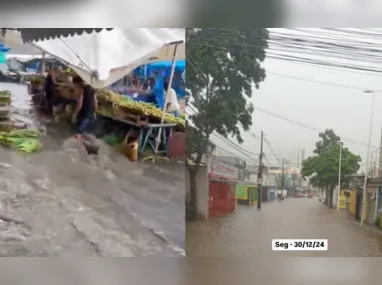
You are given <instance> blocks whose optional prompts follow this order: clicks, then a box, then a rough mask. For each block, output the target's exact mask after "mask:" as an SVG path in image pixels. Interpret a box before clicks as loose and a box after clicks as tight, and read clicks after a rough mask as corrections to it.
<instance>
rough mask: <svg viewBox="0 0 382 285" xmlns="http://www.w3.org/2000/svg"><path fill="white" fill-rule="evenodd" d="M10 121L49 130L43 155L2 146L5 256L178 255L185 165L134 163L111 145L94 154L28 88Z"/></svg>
mask: <svg viewBox="0 0 382 285" xmlns="http://www.w3.org/2000/svg"><path fill="white" fill-rule="evenodd" d="M4 89H5V90H10V91H12V116H11V119H12V121H14V122H16V123H17V124H20V125H22V124H25V125H28V126H30V127H38V128H41V129H43V130H45V131H46V135H44V136H43V137H42V143H43V150H42V151H40V152H39V153H36V154H31V155H28V156H26V155H22V154H18V153H16V152H14V151H12V150H9V149H7V148H3V147H0V178H1V179H0V256H179V255H182V254H184V248H185V211H184V200H185V199H184V193H185V190H184V187H185V186H184V185H185V181H184V179H185V178H184V165H183V164H179V163H176V162H171V163H165V162H163V163H155V164H153V163H130V162H129V161H128V160H127V159H126V158H125V157H123V156H122V155H120V154H119V153H116V152H115V151H114V150H113V149H111V148H110V147H108V146H107V145H106V144H103V143H101V150H100V154H99V155H98V156H88V155H87V154H86V151H85V150H84V149H83V148H82V146H79V145H78V144H77V143H76V142H75V141H74V140H73V139H72V138H71V136H72V131H71V130H70V127H69V126H62V127H58V126H57V124H55V123H53V122H52V121H51V120H50V119H49V118H46V117H43V116H41V115H39V114H38V113H37V112H36V110H35V109H34V108H33V107H32V106H31V97H30V95H28V94H27V87H26V85H23V84H5V83H0V90H4Z"/></svg>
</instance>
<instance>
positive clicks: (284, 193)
mask: <svg viewBox="0 0 382 285" xmlns="http://www.w3.org/2000/svg"><path fill="white" fill-rule="evenodd" d="M287 194H288V191H287V190H285V189H284V190H281V196H282V197H284V198H285V197H286V196H287Z"/></svg>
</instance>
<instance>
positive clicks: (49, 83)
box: [44, 71, 56, 110]
mask: <svg viewBox="0 0 382 285" xmlns="http://www.w3.org/2000/svg"><path fill="white" fill-rule="evenodd" d="M55 85H56V74H55V73H54V71H50V72H49V73H48V75H47V76H46V79H45V85H44V93H45V97H44V103H45V104H44V105H45V109H46V110H49V109H50V108H51V106H52V103H53V102H52V101H53V97H54V86H55Z"/></svg>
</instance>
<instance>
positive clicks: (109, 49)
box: [32, 28, 185, 88]
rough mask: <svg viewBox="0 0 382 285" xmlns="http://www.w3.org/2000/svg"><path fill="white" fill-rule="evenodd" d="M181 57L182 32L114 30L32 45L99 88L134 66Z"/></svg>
mask: <svg viewBox="0 0 382 285" xmlns="http://www.w3.org/2000/svg"><path fill="white" fill-rule="evenodd" d="M174 43H180V44H179V45H178V49H177V57H176V59H177V60H179V59H184V58H185V29H170V28H156V29H148V28H114V29H113V30H110V31H106V30H104V31H101V32H99V33H92V34H83V35H80V36H79V35H75V36H72V37H67V38H58V39H51V40H43V41H38V42H32V44H33V45H34V46H36V47H38V48H40V49H41V50H43V51H45V52H46V53H48V54H50V55H52V56H54V57H56V58H58V59H59V60H61V61H62V62H63V63H65V64H67V65H68V66H69V67H70V68H72V69H73V70H74V71H75V72H76V73H77V74H78V75H80V76H81V77H82V78H83V79H84V80H85V81H86V82H87V83H89V84H90V85H92V86H93V87H95V88H102V87H106V86H109V85H110V84H112V83H114V82H116V81H117V80H119V79H121V78H122V77H123V76H125V75H127V74H129V73H130V72H131V71H133V70H134V69H135V68H136V67H138V66H140V65H143V64H147V63H150V62H155V61H165V60H171V59H172V58H173V53H174V47H175V44H174Z"/></svg>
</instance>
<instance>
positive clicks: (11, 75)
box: [0, 63, 22, 83]
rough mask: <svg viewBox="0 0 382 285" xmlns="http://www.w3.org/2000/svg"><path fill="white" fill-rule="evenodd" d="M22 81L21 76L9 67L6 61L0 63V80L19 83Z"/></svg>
mask: <svg viewBox="0 0 382 285" xmlns="http://www.w3.org/2000/svg"><path fill="white" fill-rule="evenodd" d="M21 81H22V76H21V75H20V73H18V72H17V71H15V70H11V69H9V67H8V65H7V64H6V63H0V82H14V83H19V82H21Z"/></svg>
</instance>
